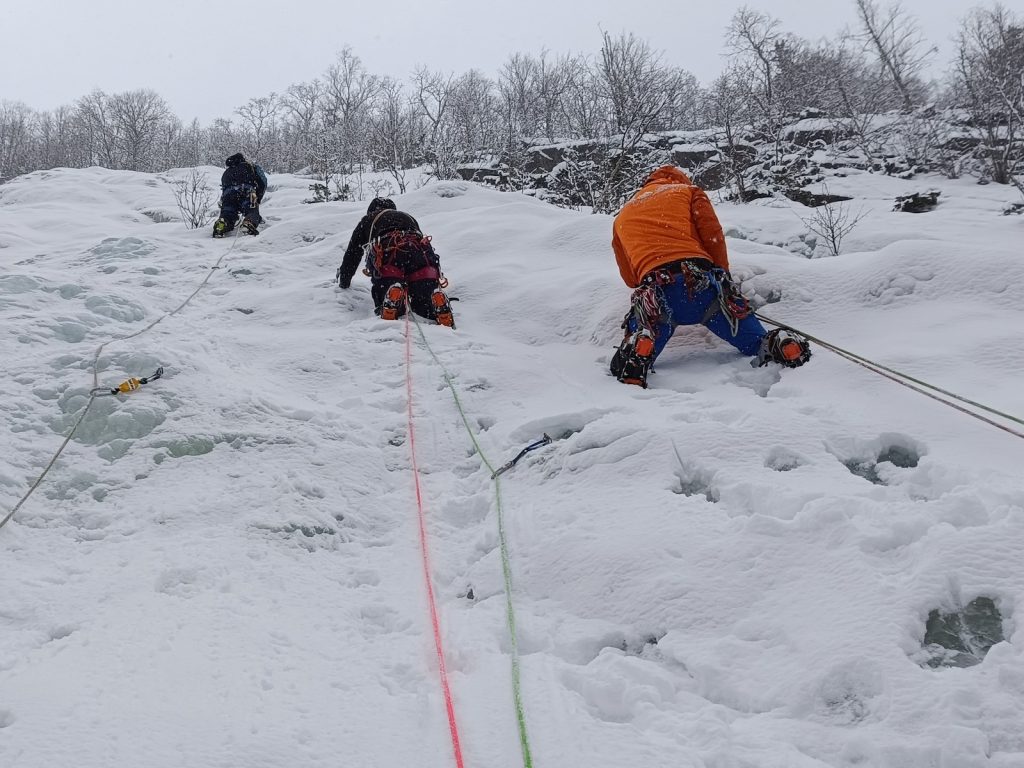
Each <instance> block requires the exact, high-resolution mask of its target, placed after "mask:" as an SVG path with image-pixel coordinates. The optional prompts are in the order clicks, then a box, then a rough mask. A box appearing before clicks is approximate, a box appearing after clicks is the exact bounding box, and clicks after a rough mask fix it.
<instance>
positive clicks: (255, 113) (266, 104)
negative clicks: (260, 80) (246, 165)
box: [235, 93, 281, 164]
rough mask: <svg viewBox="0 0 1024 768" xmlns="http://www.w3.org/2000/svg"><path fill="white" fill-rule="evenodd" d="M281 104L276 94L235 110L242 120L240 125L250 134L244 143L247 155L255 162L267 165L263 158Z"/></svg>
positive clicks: (254, 100)
mask: <svg viewBox="0 0 1024 768" xmlns="http://www.w3.org/2000/svg"><path fill="white" fill-rule="evenodd" d="M280 108H281V103H280V101H279V99H278V97H277V94H276V93H271V94H270V95H269V96H263V97H261V98H253V99H249V101H248V102H246V103H245V104H244V105H242V106H241V107H239V108H238V109H236V110H235V114H237V115H238V116H239V117H241V118H242V125H243V127H244V128H247V129H248V131H249V132H251V133H250V135H249V137H248V138H249V141H247V142H246V144H247V146H246V150H247V155H248V156H249V157H250V159H252V160H254V161H255V162H259V163H263V164H267V158H266V156H265V153H266V147H267V142H268V141H269V140H270V139H271V138H272V136H273V133H274V129H275V128H276V125H275V122H276V120H277V115H278V112H279V110H280Z"/></svg>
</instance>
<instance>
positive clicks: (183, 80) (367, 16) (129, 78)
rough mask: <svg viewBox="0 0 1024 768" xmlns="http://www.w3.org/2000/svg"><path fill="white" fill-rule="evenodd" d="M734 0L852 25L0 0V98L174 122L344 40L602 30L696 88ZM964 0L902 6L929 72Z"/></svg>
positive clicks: (800, 1) (460, 55)
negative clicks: (754, 12) (134, 103)
mask: <svg viewBox="0 0 1024 768" xmlns="http://www.w3.org/2000/svg"><path fill="white" fill-rule="evenodd" d="M744 4H746V5H749V6H751V7H753V8H757V9H759V10H763V11H766V12H768V13H770V14H772V15H773V16H775V17H777V18H779V19H781V21H782V22H783V28H784V29H785V30H786V31H788V32H793V33H795V34H798V35H801V36H803V37H806V38H809V39H812V40H816V39H818V38H821V37H826V36H831V35H833V34H834V33H835V32H836V31H838V30H839V29H841V28H843V27H844V26H846V25H849V24H852V23H853V20H854V15H853V0H819V1H818V2H813V3H808V2H806V0H770V1H768V0H765V1H764V2H757V1H756V0H751V1H750V2H747V3H743V2H741V0H724V2H711V3H699V4H698V3H695V2H685V1H683V0H643V1H642V2H629V1H628V0H586V1H585V2H581V1H580V0H570V1H568V2H559V1H558V0H514V1H513V2H507V3H505V2H502V0H383V1H379V0H290V1H289V0H243V1H242V2H222V0H175V1H174V2H165V3H159V4H158V3H152V2H148V0H133V1H132V2H129V1H128V0H90V1H89V2H88V4H85V3H83V4H81V5H79V4H78V3H72V2H69V0H31V1H30V0H0V100H10V101H22V102H25V103H26V104H28V105H29V106H31V107H34V108H36V109H52V108H54V107H57V106H59V105H61V104H68V103H70V102H72V101H74V100H75V99H76V98H78V97H79V96H83V95H85V94H86V93H88V92H89V91H91V90H92V89H94V88H100V89H102V90H104V91H107V92H110V93H114V92H118V91H124V90H130V89H134V88H143V87H146V88H153V89H155V90H156V91H157V92H159V93H160V94H161V95H162V96H163V97H164V98H165V99H166V100H167V102H168V103H169V104H170V106H171V107H172V109H173V110H174V111H175V112H176V113H177V114H178V116H179V117H181V118H182V119H184V120H189V119H191V118H192V117H198V118H200V120H202V121H203V122H207V121H209V120H210V119H212V118H214V117H221V116H223V117H229V116H230V115H231V112H232V111H233V110H234V108H235V107H237V106H238V105H240V104H243V103H244V102H245V101H247V100H248V99H249V98H251V97H254V96H264V95H266V94H268V93H269V92H271V91H277V92H280V91H283V90H284V89H285V88H287V87H288V86H289V85H290V84H292V83H296V82H301V81H308V80H312V79H313V78H314V77H317V76H318V75H320V73H321V72H323V71H324V70H325V69H326V68H327V66H328V65H329V64H330V63H331V62H332V61H333V59H334V55H335V53H336V52H337V51H339V50H340V49H341V48H342V47H343V46H345V45H346V44H348V45H350V46H351V47H352V49H353V51H354V52H355V53H356V54H357V55H358V56H359V57H360V58H361V59H362V60H363V62H364V64H365V65H366V67H367V68H368V69H369V70H370V71H371V72H375V73H377V74H381V75H385V74H386V75H392V76H395V77H398V78H401V79H405V78H406V77H407V76H408V75H409V73H410V72H411V71H412V70H413V68H414V67H415V66H416V65H418V64H425V65H427V66H429V67H430V68H432V69H440V70H445V71H454V72H464V71H466V70H468V69H471V68H476V69H479V70H481V71H483V72H485V73H486V74H488V75H492V76H493V75H494V74H496V73H497V71H498V69H499V68H500V66H501V64H502V63H503V62H504V61H505V59H506V58H507V56H508V54H509V53H512V52H515V51H521V52H533V53H536V52H538V51H540V49H541V48H542V47H547V48H548V49H549V50H551V51H552V52H554V53H562V52H566V51H577V52H580V51H582V52H590V53H594V52H596V51H597V50H598V49H599V48H600V40H601V30H602V29H604V30H607V31H609V32H611V33H613V34H617V33H619V32H624V31H625V32H633V33H635V34H637V35H639V36H641V37H643V38H645V39H647V40H648V41H650V42H651V44H652V45H653V46H654V47H655V48H656V49H658V50H661V51H663V52H664V54H665V60H666V61H667V62H668V63H671V64H675V65H678V66H682V67H685V68H686V69H688V70H690V71H691V72H693V74H695V75H696V76H697V78H698V79H699V80H701V81H702V82H705V83H706V82H709V81H710V80H712V79H713V78H714V77H715V76H716V75H717V74H718V73H719V72H720V70H721V67H722V59H721V55H722V37H723V30H724V28H725V27H726V25H727V24H728V22H729V19H730V18H731V16H732V15H733V13H734V12H735V11H736V9H737V8H739V7H740V6H742V5H744ZM975 5H977V3H974V2H971V1H970V0H903V7H904V8H906V9H907V10H908V11H909V12H911V13H913V14H914V15H915V16H917V17H918V20H919V22H920V24H921V27H922V29H923V31H924V32H925V34H926V35H927V36H928V37H929V39H930V40H931V41H932V42H933V43H934V44H935V45H937V46H938V47H939V49H940V50H939V55H938V56H937V57H936V66H935V74H940V73H941V72H942V71H943V70H944V69H945V67H946V63H947V62H948V60H949V58H950V56H951V53H952V45H951V43H950V38H951V37H952V36H953V34H954V32H955V29H956V27H957V23H958V19H960V18H961V17H963V16H964V15H965V14H966V13H967V11H968V10H969V9H970V8H971V7H973V6H975ZM1011 5H1012V3H1011ZM69 6H72V7H73V8H74V11H73V12H70V11H69Z"/></svg>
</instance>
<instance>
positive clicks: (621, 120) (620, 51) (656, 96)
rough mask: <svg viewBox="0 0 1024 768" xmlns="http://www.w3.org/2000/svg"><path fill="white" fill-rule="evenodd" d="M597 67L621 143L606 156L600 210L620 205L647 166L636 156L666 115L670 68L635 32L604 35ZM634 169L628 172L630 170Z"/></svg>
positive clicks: (614, 129)
mask: <svg viewBox="0 0 1024 768" xmlns="http://www.w3.org/2000/svg"><path fill="white" fill-rule="evenodd" d="M602 37H603V40H604V44H603V45H602V46H601V61H600V65H599V68H598V71H599V74H600V83H601V89H602V90H601V92H602V95H603V96H604V98H605V99H606V101H607V103H608V104H609V105H610V106H611V112H612V120H611V129H612V131H613V133H614V135H615V136H616V137H617V138H618V146H617V147H615V148H614V149H611V148H610V151H609V153H608V155H607V158H606V163H602V165H605V166H606V167H605V169H604V171H605V173H604V185H603V191H602V193H601V194H600V195H599V196H598V199H597V201H596V204H595V205H594V211H595V212H604V213H606V212H610V211H612V210H614V209H616V208H617V207H618V206H619V205H620V204H621V202H622V201H623V199H624V198H625V197H627V196H628V194H629V193H630V192H631V191H632V189H633V188H635V187H636V186H638V183H637V179H636V178H635V177H636V175H637V173H642V172H643V170H644V169H641V168H640V164H637V163H636V162H635V160H636V158H635V152H636V150H637V147H638V146H639V145H640V143H641V142H642V141H643V138H644V136H645V134H647V132H648V131H649V130H650V129H651V126H652V125H654V123H655V122H656V121H657V120H658V118H659V117H660V116H661V114H662V111H663V110H664V109H665V104H666V101H667V96H666V94H665V92H664V90H663V86H664V84H665V81H666V80H667V79H669V73H668V71H667V70H666V68H665V67H664V66H662V64H661V55H660V54H657V53H655V52H654V51H653V50H652V49H651V47H650V46H649V45H648V44H647V43H646V42H645V41H643V40H640V39H638V38H637V37H635V36H634V35H633V34H632V33H630V34H622V35H619V36H618V37H614V38H613V37H612V36H611V35H609V34H608V33H607V32H604V33H603V35H602ZM631 170H632V171H634V172H633V173H629V171H631Z"/></svg>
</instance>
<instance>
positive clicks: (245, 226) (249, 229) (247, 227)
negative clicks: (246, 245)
mask: <svg viewBox="0 0 1024 768" xmlns="http://www.w3.org/2000/svg"><path fill="white" fill-rule="evenodd" d="M242 231H243V232H245V234H247V235H258V234H259V233H260V230H259V228H257V226H256V222H254V221H250V220H249V219H242Z"/></svg>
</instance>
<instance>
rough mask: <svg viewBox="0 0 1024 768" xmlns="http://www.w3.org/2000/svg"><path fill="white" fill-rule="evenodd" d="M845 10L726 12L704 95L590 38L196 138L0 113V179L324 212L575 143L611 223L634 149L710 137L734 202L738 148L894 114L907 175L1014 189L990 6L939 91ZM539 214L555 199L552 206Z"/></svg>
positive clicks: (1020, 95) (868, 24) (775, 158)
mask: <svg viewBox="0 0 1024 768" xmlns="http://www.w3.org/2000/svg"><path fill="white" fill-rule="evenodd" d="M852 2H853V6H854V9H853V10H854V11H855V14H856V23H855V26H854V27H853V28H851V29H847V30H844V31H843V32H842V33H840V34H839V35H838V36H837V37H835V38H834V39H828V40H822V41H820V42H818V43H813V42H810V41H808V40H805V39H802V38H800V37H798V36H796V35H793V34H790V33H787V32H785V30H784V28H783V26H782V23H781V21H780V20H779V19H776V18H773V17H772V16H771V15H769V14H768V13H765V12H762V11H758V10H754V9H752V8H749V7H744V8H741V9H740V10H739V11H737V13H736V14H735V15H734V17H733V19H732V21H731V23H730V25H729V27H728V29H727V30H726V32H725V43H726V45H727V47H728V50H729V51H730V53H731V56H730V58H729V59H728V65H727V68H726V69H725V71H724V72H723V73H722V74H721V75H720V76H719V77H718V78H717V79H716V80H715V81H714V82H713V83H711V84H710V85H708V86H706V87H705V86H703V85H701V84H700V83H698V82H697V80H696V78H695V77H694V76H693V75H692V74H691V73H689V72H688V71H686V70H684V69H680V68H678V67H672V66H668V65H666V64H665V63H664V61H663V57H662V55H661V54H660V53H659V52H657V51H655V50H653V49H652V48H651V46H650V45H649V44H648V43H647V42H645V41H644V40H641V39H639V38H637V37H635V36H634V35H632V34H620V35H617V36H616V35H612V34H609V33H604V34H603V38H602V44H601V47H600V50H599V51H598V52H597V53H596V54H592V55H591V54H573V53H564V54H554V53H551V52H550V51H546V50H544V51H541V52H540V53H539V54H524V53H513V54H511V55H510V56H509V58H508V59H507V61H506V62H505V64H504V65H503V66H502V68H501V71H500V72H499V73H497V76H496V77H494V78H492V77H488V76H486V75H484V74H482V73H481V72H479V71H477V70H470V71H468V72H465V73H463V74H459V75H456V74H452V73H444V72H440V71H435V70H432V69H430V68H429V67H426V66H422V67H419V68H417V69H416V70H415V72H413V74H412V75H411V77H410V78H409V79H408V81H406V82H400V81H398V80H395V79H393V78H391V77H382V76H378V75H375V74H373V73H371V72H369V71H367V69H366V68H365V66H364V65H363V63H362V62H361V60H360V59H359V57H358V56H357V55H356V54H355V53H354V52H353V51H352V50H351V49H350V48H348V47H345V48H343V49H342V50H341V52H340V53H339V54H338V55H337V58H336V60H335V62H334V63H333V64H332V65H331V66H329V67H328V69H327V70H326V71H325V72H324V73H323V74H322V75H321V76H320V77H318V78H315V79H313V80H311V81H309V82H303V83H297V84H295V85H292V86H291V87H289V88H288V89H287V91H286V92H285V93H281V94H278V93H270V94H268V95H266V96H263V97H259V98H253V99H250V100H249V101H248V102H247V103H245V104H243V105H242V106H240V107H238V108H237V109H235V110H234V113H233V115H232V116H231V117H230V118H228V117H224V118H218V119H216V120H214V121H213V122H212V124H210V125H206V126H204V125H201V124H200V123H199V121H197V120H193V121H192V122H191V123H188V124H186V123H184V122H183V121H182V120H181V119H179V118H178V117H177V116H175V115H174V114H173V113H172V111H171V109H170V108H169V107H168V105H167V103H166V102H165V101H164V100H163V99H162V98H161V96H160V95H159V94H158V93H156V92H154V91H151V90H136V91H129V92H125V93H116V94H107V93H104V92H103V91H99V90H97V91H94V92H93V93H90V94H88V95H87V96H84V97H82V98H80V99H79V100H78V101H77V102H75V103H74V104H72V105H69V106H64V107H60V108H58V109H55V110H53V111H36V110H34V109H32V108H31V107H29V106H27V105H25V104H21V103H10V102H0V181H2V180H5V179H9V178H11V177H13V176H15V175H19V174H22V173H26V172H28V171H32V170H37V169H46V168H53V167H61V166H66V167H85V166H90V165H100V166H104V167H107V168H112V169H127V170H136V171H159V170H164V169H167V168H171V167H187V166H196V165H202V164H213V165H220V164H221V163H222V161H223V158H224V157H226V156H227V155H229V154H231V153H233V152H235V151H238V150H239V149H241V150H242V151H244V152H245V153H246V154H247V155H248V156H250V157H252V158H255V159H256V160H258V161H259V162H260V163H262V164H263V165H264V166H265V167H266V168H268V169H269V170H271V171H279V172H285V171H290V172H299V171H305V172H308V173H311V174H313V175H315V176H318V177H319V178H320V179H321V180H322V192H323V194H324V195H325V196H326V195H334V196H337V197H345V196H348V195H351V194H352V192H351V191H348V190H346V189H345V185H346V184H347V183H348V179H347V177H348V176H350V175H352V174H358V173H359V172H360V171H362V170H377V171H385V172H388V173H390V176H391V178H392V179H393V182H394V191H395V192H404V191H405V189H406V177H405V173H404V171H405V169H408V168H411V167H414V166H420V165H428V166H429V167H430V168H431V169H432V173H433V175H435V176H436V177H438V178H442V179H445V178H455V177H456V176H457V175H458V172H459V169H460V168H462V169H465V168H467V167H472V166H474V165H477V166H483V167H487V168H494V169H498V170H499V171H500V174H499V178H500V181H501V183H502V184H503V185H507V186H509V187H511V188H517V189H524V188H530V187H535V186H537V176H536V173H535V171H536V168H535V167H533V166H531V162H530V161H531V153H530V151H529V149H530V147H532V146H535V145H542V144H553V143H556V142H566V141H573V140H587V141H590V142H592V143H593V144H594V146H597V147H600V148H601V150H600V151H598V152H595V151H593V150H590V151H588V152H587V153H586V156H585V157H584V158H577V157H574V156H573V155H572V153H569V155H568V156H565V157H563V158H562V159H563V160H564V161H565V162H566V164H565V165H563V167H562V168H560V169H559V170H560V172H561V179H560V181H558V183H559V184H561V185H562V186H563V187H564V186H566V185H568V186H569V187H571V189H572V190H573V194H570V195H568V197H569V198H572V201H574V202H575V203H576V204H582V205H588V206H590V207H592V208H593V209H594V210H612V209H614V207H616V205H617V203H618V201H619V200H621V197H622V195H623V194H625V192H626V191H628V190H629V189H631V188H632V187H633V186H634V185H635V184H634V182H635V179H636V176H637V175H639V174H640V173H643V172H644V171H646V169H647V168H648V167H649V166H650V164H651V163H652V162H658V161H660V160H663V159H664V158H662V157H652V156H651V154H650V153H649V152H643V151H638V150H639V149H642V148H643V145H644V144H645V137H647V136H650V135H651V134H655V133H658V132H666V131H695V130H705V131H713V133H712V134H711V139H712V144H713V146H714V148H715V149H716V150H717V151H718V161H719V162H718V165H719V166H720V167H719V169H718V170H719V175H720V176H721V177H722V182H723V183H725V184H728V185H729V186H730V187H731V189H732V190H733V191H734V192H736V193H737V196H738V197H739V198H741V199H742V198H744V197H745V196H746V193H747V192H748V190H747V187H748V186H749V184H750V183H751V180H750V174H749V172H748V168H749V167H750V165H751V163H752V161H753V159H754V158H753V157H752V152H751V149H750V148H751V147H752V146H753V147H757V148H758V150H757V153H756V154H757V160H758V162H762V161H763V162H765V163H767V165H768V167H771V166H772V165H773V164H778V163H780V162H782V161H783V160H784V159H785V158H786V157H787V156H788V155H789V154H791V152H790V150H791V142H789V140H788V139H787V131H789V130H790V127H791V126H792V124H793V122H794V120H795V119H796V118H797V117H799V116H800V115H806V114H808V113H809V112H810V113H812V114H815V115H819V116H821V119H824V120H827V121H832V122H833V123H834V125H835V127H836V130H837V131H838V132H839V134H840V135H842V136H844V137H845V138H847V139H848V140H850V141H853V142H854V143H856V144H857V146H858V147H859V149H860V150H861V151H862V152H864V153H865V154H866V155H868V156H869V157H870V155H871V152H872V151H875V153H876V154H878V152H879V151H880V150H879V149H878V145H879V142H878V140H877V126H878V125H879V121H878V120H877V118H876V117H875V116H878V115H880V114H886V113H893V112H895V113H898V114H901V115H916V116H917V118H921V117H923V118H924V122H922V120H921V119H916V120H915V122H914V126H915V128H914V129H913V130H909V131H904V133H906V134H907V136H906V138H905V139H904V141H905V143H909V144H912V146H908V147H907V148H906V149H907V152H906V153H905V154H907V155H908V157H909V159H910V160H911V161H914V162H919V163H922V164H924V165H927V166H931V168H932V169H936V170H940V171H944V172H946V173H948V174H949V175H958V174H960V173H963V172H965V171H966V170H971V171H975V172H978V173H980V174H982V175H984V176H985V177H986V178H989V179H991V180H992V181H995V182H997V183H1003V184H1010V183H1018V186H1019V182H1015V179H1016V175H1017V174H1020V173H1021V171H1022V166H1024V150H1022V144H1021V142H1022V138H1024V137H1022V135H1021V134H1022V128H1021V125H1022V124H1024V82H1022V80H1024V79H1022V77H1021V72H1022V71H1024V22H1022V20H1021V19H1019V18H1018V17H1017V16H1015V15H1014V14H1013V13H1012V12H1011V11H1009V10H1007V9H1006V8H1004V7H1003V6H1001V5H999V4H996V5H992V6H989V7H985V8H977V9H974V10H972V11H971V12H970V13H969V14H968V15H967V16H966V17H965V18H964V19H963V20H962V22H961V25H960V29H959V34H958V41H957V49H956V53H955V58H954V61H953V62H951V63H950V66H949V68H948V75H947V76H946V78H945V80H944V81H942V82H938V81H933V82H926V81H925V79H924V72H925V66H926V64H929V63H930V62H929V59H931V58H932V56H933V53H934V49H933V48H931V47H930V46H929V43H928V42H927V41H926V40H925V39H924V38H923V36H922V35H921V34H920V32H919V30H918V27H917V24H916V22H915V20H914V19H913V18H912V17H910V16H908V15H907V14H906V13H905V12H903V11H902V9H901V8H900V7H899V5H898V4H897V5H894V6H888V7H884V8H883V7H882V6H881V5H880V3H878V2H877V1H876V0H852ZM936 110H938V112H937V111H936ZM942 110H955V111H953V112H942ZM936 114H955V115H957V116H958V117H959V122H960V124H961V126H962V127H963V128H964V129H965V130H966V131H967V133H968V134H969V136H960V137H959V138H960V139H964V138H967V139H969V140H966V141H959V142H954V143H952V144H950V141H949V138H950V137H949V136H947V135H946V134H945V133H944V132H943V131H942V130H939V129H938V128H937V127H935V126H933V127H929V125H930V123H929V122H928V121H929V120H932V117H933V116H934V115H936ZM932 122H934V123H936V125H937V123H938V122H941V121H935V120H932ZM947 122H948V121H947ZM885 124H886V125H891V124H892V121H888V122H886V123H885ZM922 126H924V127H922ZM873 142H874V143H873ZM872 147H874V150H872ZM766 148H767V152H768V154H767V156H765V151H766ZM531 174H532V175H531ZM544 183H545V184H546V183H547V181H545V182H544ZM554 197H555V199H556V201H561V198H564V197H566V195H565V194H564V190H563V192H561V193H558V194H555V195H554Z"/></svg>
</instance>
